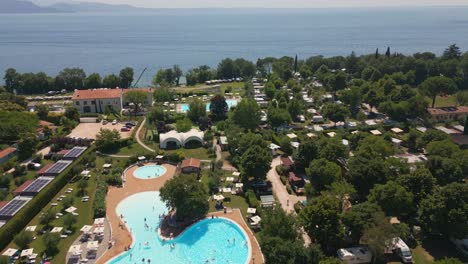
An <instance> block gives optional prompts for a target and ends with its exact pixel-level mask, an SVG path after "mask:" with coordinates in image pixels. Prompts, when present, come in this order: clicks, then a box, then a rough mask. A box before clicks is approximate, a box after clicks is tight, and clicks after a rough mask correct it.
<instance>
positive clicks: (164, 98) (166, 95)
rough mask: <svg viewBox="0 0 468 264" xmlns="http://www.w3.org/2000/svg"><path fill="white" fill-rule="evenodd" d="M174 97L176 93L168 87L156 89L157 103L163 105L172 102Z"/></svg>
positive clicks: (155, 97) (155, 98)
mask: <svg viewBox="0 0 468 264" xmlns="http://www.w3.org/2000/svg"><path fill="white" fill-rule="evenodd" d="M173 96H174V91H172V90H171V89H170V88H168V87H159V88H156V89H154V100H155V101H156V102H159V103H162V102H168V101H171V100H172V97H173Z"/></svg>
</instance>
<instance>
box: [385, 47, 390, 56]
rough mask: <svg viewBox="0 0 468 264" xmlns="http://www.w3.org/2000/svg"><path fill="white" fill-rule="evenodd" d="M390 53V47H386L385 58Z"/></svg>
mask: <svg viewBox="0 0 468 264" xmlns="http://www.w3.org/2000/svg"><path fill="white" fill-rule="evenodd" d="M390 55H391V53H390V47H387V52H385V56H386V57H387V58H389V57H390Z"/></svg>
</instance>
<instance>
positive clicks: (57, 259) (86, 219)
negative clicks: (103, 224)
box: [8, 172, 97, 264]
mask: <svg viewBox="0 0 468 264" xmlns="http://www.w3.org/2000/svg"><path fill="white" fill-rule="evenodd" d="M96 184H97V181H96V173H95V172H93V173H92V177H91V178H90V179H89V180H88V188H87V189H86V191H85V193H86V194H85V195H88V196H89V201H88V202H81V197H82V196H83V195H82V194H81V192H80V191H79V190H78V188H77V183H76V182H75V183H69V184H67V185H65V187H63V189H62V190H61V191H60V192H59V193H58V194H57V195H56V196H55V197H53V198H52V199H51V201H50V202H49V204H48V205H47V206H46V207H45V208H43V210H42V212H45V211H49V210H51V211H52V212H54V213H58V212H62V211H63V210H64V209H66V208H63V205H62V202H59V201H57V198H58V197H59V196H60V195H65V196H67V197H73V205H72V206H74V207H76V208H77V210H76V211H75V212H77V213H78V214H79V215H78V216H77V222H76V224H75V225H74V227H73V228H72V230H74V233H73V234H71V235H69V236H68V237H67V238H65V239H61V240H60V242H59V243H58V246H57V247H58V249H59V252H58V254H57V255H56V256H54V258H53V260H52V263H53V264H55V263H66V262H65V258H66V254H67V252H68V248H69V247H70V246H71V245H72V243H73V241H75V240H76V239H77V238H78V236H79V235H80V231H79V229H80V228H81V227H82V226H83V225H86V224H92V222H93V209H92V204H93V201H94V193H95V192H96ZM67 188H73V192H72V193H68V194H67V193H65V191H66V189H67ZM52 203H57V204H58V205H57V206H52V205H51V204H52ZM62 213H63V212H62ZM63 214H64V215H65V214H67V213H63ZM40 216H41V213H39V214H38V215H36V216H35V217H34V218H33V219H32V220H31V222H29V224H28V226H31V225H37V228H36V231H35V232H34V236H35V237H36V239H35V240H34V241H33V242H32V243H31V244H30V248H34V252H35V253H41V252H43V251H44V250H45V248H44V244H43V243H42V236H41V235H40V234H39V233H38V231H39V230H41V229H42V227H43V226H42V225H40V224H39V218H40ZM63 218H64V217H63V216H62V217H60V218H58V219H55V220H53V221H52V222H51V223H50V226H52V227H64V230H65V229H66V228H65V226H64V224H63ZM8 247H13V248H18V247H17V246H16V245H15V244H14V242H12V243H10V245H9V246H8ZM40 256H42V254H39V257H40Z"/></svg>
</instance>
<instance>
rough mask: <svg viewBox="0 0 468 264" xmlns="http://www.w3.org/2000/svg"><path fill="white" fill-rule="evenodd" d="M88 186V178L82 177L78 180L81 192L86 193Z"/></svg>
mask: <svg viewBox="0 0 468 264" xmlns="http://www.w3.org/2000/svg"><path fill="white" fill-rule="evenodd" d="M86 188H88V180H87V179H81V180H79V181H78V189H79V190H80V193H81V194H83V195H84V194H85V191H86Z"/></svg>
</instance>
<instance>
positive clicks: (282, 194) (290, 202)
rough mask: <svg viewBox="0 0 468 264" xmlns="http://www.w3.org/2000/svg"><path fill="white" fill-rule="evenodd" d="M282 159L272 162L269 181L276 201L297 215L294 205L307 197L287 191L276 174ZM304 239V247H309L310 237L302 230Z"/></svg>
mask: <svg viewBox="0 0 468 264" xmlns="http://www.w3.org/2000/svg"><path fill="white" fill-rule="evenodd" d="M280 164H281V161H280V157H276V158H274V159H273V160H272V162H271V169H270V171H269V172H268V174H267V179H268V180H269V181H271V183H272V186H273V193H274V194H275V196H276V199H277V200H278V201H279V202H280V204H281V208H283V210H285V211H286V212H287V213H290V214H296V212H295V211H294V204H295V203H297V202H299V201H301V202H302V201H304V200H306V197H305V196H296V195H291V194H289V193H288V191H287V190H286V186H285V185H284V184H283V183H282V182H281V179H280V176H279V175H278V173H277V172H276V169H275V168H276V166H278V165H280ZM301 233H302V238H303V239H304V245H306V246H308V245H309V244H310V243H311V239H310V237H309V236H308V235H307V234H306V233H305V232H304V231H303V230H301Z"/></svg>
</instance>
